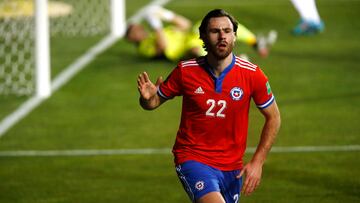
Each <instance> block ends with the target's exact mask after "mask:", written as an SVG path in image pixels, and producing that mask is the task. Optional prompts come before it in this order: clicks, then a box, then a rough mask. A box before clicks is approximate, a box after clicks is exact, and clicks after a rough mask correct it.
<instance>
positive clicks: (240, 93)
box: [230, 87, 244, 101]
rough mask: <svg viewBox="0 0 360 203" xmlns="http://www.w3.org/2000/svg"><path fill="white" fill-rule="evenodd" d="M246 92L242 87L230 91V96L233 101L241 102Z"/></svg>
mask: <svg viewBox="0 0 360 203" xmlns="http://www.w3.org/2000/svg"><path fill="white" fill-rule="evenodd" d="M243 94H244V92H243V90H242V89H241V88H240V87H234V88H232V89H231V91H230V96H231V98H232V99H233V100H236V101H237V100H240V99H241V97H242V96H243Z"/></svg>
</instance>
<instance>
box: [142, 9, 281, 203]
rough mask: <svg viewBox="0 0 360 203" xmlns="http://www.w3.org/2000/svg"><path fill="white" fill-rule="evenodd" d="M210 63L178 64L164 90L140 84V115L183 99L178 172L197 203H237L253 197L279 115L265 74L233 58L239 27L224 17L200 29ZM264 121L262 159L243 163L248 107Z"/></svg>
mask: <svg viewBox="0 0 360 203" xmlns="http://www.w3.org/2000/svg"><path fill="white" fill-rule="evenodd" d="M199 31H200V37H201V39H202V40H203V42H204V47H205V49H206V51H207V55H206V56H203V57H199V58H196V59H191V60H187V61H182V62H180V63H179V64H178V65H177V67H176V68H174V70H173V71H172V72H171V74H170V75H169V76H168V77H167V79H166V80H165V81H164V82H163V81H162V78H161V77H159V78H158V79H157V81H156V83H155V84H154V83H152V82H151V80H150V79H149V76H148V74H147V73H146V72H143V73H141V74H140V75H139V77H138V79H137V83H138V91H139V93H140V105H141V106H142V108H144V109H147V110H152V109H155V108H157V107H159V106H160V105H161V104H163V103H164V102H165V101H167V100H169V99H172V98H173V97H175V96H182V99H183V104H182V114H181V121H180V127H179V130H178V132H177V136H176V141H175V144H174V147H173V154H174V157H175V159H174V161H175V165H176V171H177V174H178V177H179V179H180V181H181V183H182V184H183V186H184V189H185V191H186V192H187V193H188V195H189V197H190V199H191V200H192V201H193V202H197V203H221V202H238V201H239V198H240V191H241V190H242V191H243V193H244V194H245V195H249V194H251V193H252V192H253V191H254V190H255V189H256V188H257V187H258V186H259V184H260V180H261V176H262V168H263V165H264V161H265V159H266V156H267V154H268V152H269V151H270V148H271V146H272V144H273V142H274V139H275V137H276V134H277V132H278V130H279V127H280V113H279V110H278V107H277V104H276V102H275V99H274V95H273V93H272V91H271V89H270V85H269V81H268V79H267V77H266V76H265V75H264V73H263V72H262V71H261V69H260V68H259V67H258V66H257V65H255V64H252V63H250V62H248V61H245V60H242V59H241V58H239V57H237V56H236V55H235V54H233V47H234V44H235V41H236V31H237V22H236V20H235V19H234V18H233V17H232V16H231V15H230V14H228V13H227V12H225V11H224V10H222V9H215V10H212V11H210V12H209V13H208V14H207V15H206V16H205V17H204V19H203V20H202V22H201V25H200V27H199ZM251 99H253V100H254V102H255V104H256V105H257V107H258V108H259V110H260V112H261V113H262V115H263V116H264V118H265V123H264V126H263V129H262V132H261V135H260V142H259V144H258V146H257V149H256V152H255V153H254V155H253V157H252V159H251V160H250V161H249V162H248V163H246V164H245V163H244V162H243V155H244V153H245V149H246V139H247V131H248V116H249V107H250V100H251Z"/></svg>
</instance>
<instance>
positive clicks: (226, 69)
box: [205, 54, 236, 93]
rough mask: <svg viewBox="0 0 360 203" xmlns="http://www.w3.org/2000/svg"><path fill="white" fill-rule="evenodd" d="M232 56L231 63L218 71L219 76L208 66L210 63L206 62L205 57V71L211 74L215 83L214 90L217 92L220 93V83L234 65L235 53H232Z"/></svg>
mask: <svg viewBox="0 0 360 203" xmlns="http://www.w3.org/2000/svg"><path fill="white" fill-rule="evenodd" d="M232 55H233V58H232V61H231V63H230V64H229V65H228V66H227V67H226V68H225V69H224V71H223V72H221V73H220V76H219V77H216V76H215V74H214V71H213V69H212V67H211V66H210V64H209V63H208V61H207V59H206V58H205V69H206V71H207V72H208V73H209V74H210V75H211V77H212V79H213V80H214V83H215V91H216V92H217V93H221V91H222V83H223V81H224V78H225V76H226V75H227V74H228V73H229V72H230V71H231V69H232V68H233V67H234V65H235V58H236V56H235V54H232Z"/></svg>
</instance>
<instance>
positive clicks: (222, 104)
mask: <svg viewBox="0 0 360 203" xmlns="http://www.w3.org/2000/svg"><path fill="white" fill-rule="evenodd" d="M183 88H184V94H183V96H184V100H185V102H186V103H187V106H188V107H189V108H193V109H194V110H195V109H199V110H202V111H205V112H207V114H210V115H212V114H215V115H216V114H217V113H218V112H220V114H219V115H220V117H221V113H222V112H225V111H229V110H232V109H242V108H248V106H249V101H250V99H251V87H250V85H249V80H248V79H247V78H244V77H242V75H228V76H226V77H224V78H213V77H209V76H207V75H205V76H198V77H193V78H189V79H188V80H185V81H184V83H183Z"/></svg>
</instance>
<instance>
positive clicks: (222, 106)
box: [206, 99, 226, 118]
mask: <svg viewBox="0 0 360 203" xmlns="http://www.w3.org/2000/svg"><path fill="white" fill-rule="evenodd" d="M206 104H207V105H210V107H209V109H208V110H207V111H206V115H207V116H213V117H215V116H216V117H221V118H225V114H224V113H223V111H224V110H225V108H226V101H225V100H219V101H218V102H216V101H215V100H214V99H208V100H207V101H206ZM216 105H217V106H220V109H219V111H217V112H216V115H215V113H214V112H213V110H214V108H215V106H216Z"/></svg>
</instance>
